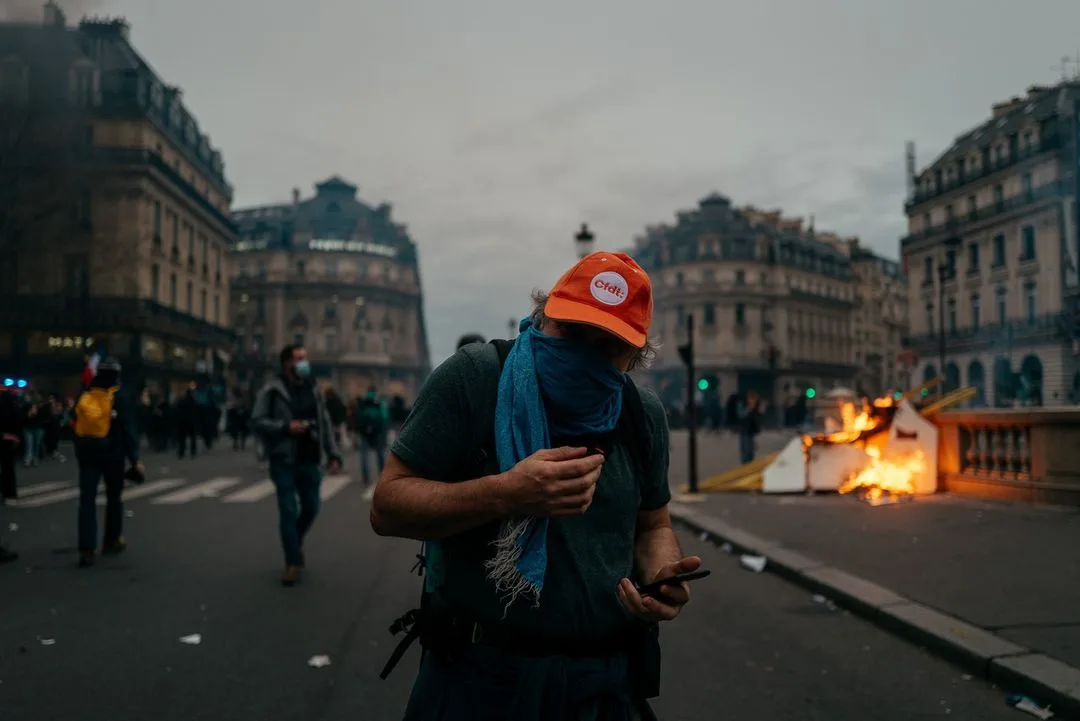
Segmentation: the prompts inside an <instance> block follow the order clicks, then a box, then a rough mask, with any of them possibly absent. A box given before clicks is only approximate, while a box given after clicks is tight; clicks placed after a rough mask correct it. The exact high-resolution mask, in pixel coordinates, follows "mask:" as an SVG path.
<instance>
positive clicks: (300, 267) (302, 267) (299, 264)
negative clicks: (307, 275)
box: [296, 260, 307, 275]
mask: <svg viewBox="0 0 1080 721" xmlns="http://www.w3.org/2000/svg"><path fill="white" fill-rule="evenodd" d="M306 270H307V263H305V262H304V261H302V260H298V261H296V274H297V275H303V274H304V272H305V271H306Z"/></svg>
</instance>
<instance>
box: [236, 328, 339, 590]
mask: <svg viewBox="0 0 1080 721" xmlns="http://www.w3.org/2000/svg"><path fill="white" fill-rule="evenodd" d="M280 361H281V376H280V377H279V378H276V379H273V380H271V381H270V382H268V383H267V384H266V385H265V386H263V388H262V390H260V391H259V395H258V397H257V398H256V399H255V407H254V409H253V410H252V413H251V423H252V427H253V429H254V431H255V433H256V434H257V435H258V436H259V438H260V439H261V441H262V443H263V447H264V448H265V449H266V454H267V456H269V458H270V479H271V480H272V481H273V482H274V488H275V489H276V490H277V501H278V524H279V528H280V533H281V546H282V548H283V550H284V551H285V571H284V573H283V574H282V576H281V583H282V585H284V586H294V585H296V583H297V582H299V580H300V575H301V571H302V570H303V568H304V565H305V563H304V552H303V547H304V537H305V536H306V535H307V533H308V531H310V530H311V526H312V524H313V523H314V522H315V517H316V516H317V515H318V513H319V503H320V497H319V487H320V485H321V484H322V470H321V464H322V461H323V459H324V458H326V459H327V461H328V465H327V471H328V472H329V473H338V472H340V471H341V464H342V458H341V452H340V451H339V450H338V446H337V443H335V441H334V433H333V429H332V427H331V423H330V416H329V414H328V413H327V412H326V405H325V404H324V403H323V397H322V394H321V393H319V392H318V390H317V389H316V388H315V385H314V383H312V380H311V364H310V363H309V362H308V359H307V351H306V350H305V349H304V347H303V346H302V345H288V346H285V348H284V349H283V350H282V351H281V356H280Z"/></svg>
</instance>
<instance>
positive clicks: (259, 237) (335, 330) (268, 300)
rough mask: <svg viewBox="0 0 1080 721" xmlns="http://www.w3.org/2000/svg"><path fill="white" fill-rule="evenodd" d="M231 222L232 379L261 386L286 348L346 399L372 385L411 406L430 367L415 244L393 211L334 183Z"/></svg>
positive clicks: (244, 211)
mask: <svg viewBox="0 0 1080 721" xmlns="http://www.w3.org/2000/svg"><path fill="white" fill-rule="evenodd" d="M233 217H234V219H235V220H236V223H237V225H238V227H239V233H240V239H239V241H238V242H237V243H236V245H235V246H234V247H233V250H232V269H233V278H232V287H233V294H232V310H231V312H232V317H233V321H234V327H235V331H236V334H237V354H236V356H237V357H236V370H237V374H238V375H237V378H238V381H239V382H240V383H241V384H242V385H243V386H246V387H248V388H252V387H255V386H257V385H259V384H260V383H261V379H262V378H263V376H264V375H265V374H266V373H268V372H276V371H277V359H278V352H279V351H280V350H281V348H282V347H283V346H285V345H286V344H288V343H303V344H304V345H305V346H306V347H307V350H308V354H309V356H310V358H311V362H312V367H313V370H314V374H315V376H316V377H317V378H318V379H319V380H320V382H321V383H322V384H324V385H325V384H331V385H333V386H334V387H335V388H336V389H337V390H338V392H340V393H341V394H343V395H344V396H345V397H346V398H349V399H351V398H355V397H356V396H358V395H360V394H362V393H363V392H364V391H365V390H366V389H367V388H368V386H369V385H374V386H375V387H376V388H377V389H378V391H379V393H380V394H381V395H383V396H384V397H387V398H393V397H400V398H402V399H404V401H405V402H406V403H411V402H412V400H413V399H415V397H416V394H417V392H418V391H419V389H420V385H421V384H422V383H423V381H424V379H425V378H426V377H427V374H428V373H429V371H430V368H431V361H430V356H429V352H428V344H427V332H426V328H425V324H424V305H423V292H422V286H421V283H420V268H419V265H418V262H417V249H416V244H415V243H414V242H413V241H412V240H411V239H410V237H409V234H408V233H407V231H406V228H405V226H404V225H401V224H399V223H397V222H396V221H395V220H394V219H393V218H392V216H391V208H390V206H389V205H386V204H383V205H378V206H376V207H372V206H370V205H368V204H366V203H364V202H362V201H361V200H360V199H359V198H358V197H357V187H356V186H355V185H352V184H350V183H348V182H346V181H344V180H342V179H341V178H339V177H333V178H330V179H328V180H326V181H324V182H321V183H319V184H317V185H316V186H315V195H314V196H313V197H310V198H304V199H302V198H301V197H300V191H299V190H294V191H293V198H292V202H287V203H280V204H274V205H265V206H260V207H254V208H244V209H240V210H237V211H236V212H235V213H234V215H233Z"/></svg>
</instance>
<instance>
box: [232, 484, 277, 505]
mask: <svg viewBox="0 0 1080 721" xmlns="http://www.w3.org/2000/svg"><path fill="white" fill-rule="evenodd" d="M273 493H274V482H273V481H259V482H258V483H256V484H255V485H253V486H248V487H247V488H245V489H244V490H242V491H237V492H236V493H231V494H229V495H228V496H225V498H223V499H222V500H223V501H224V502H225V503H254V502H255V501H261V500H262V499H264V498H266V497H267V496H271V495H273Z"/></svg>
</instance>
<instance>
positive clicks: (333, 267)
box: [326, 260, 338, 278]
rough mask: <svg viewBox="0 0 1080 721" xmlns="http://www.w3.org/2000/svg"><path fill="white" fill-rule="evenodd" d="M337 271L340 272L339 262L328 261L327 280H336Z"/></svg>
mask: <svg viewBox="0 0 1080 721" xmlns="http://www.w3.org/2000/svg"><path fill="white" fill-rule="evenodd" d="M337 271H338V266H337V261H336V260H328V261H326V277H327V278H336V277H337Z"/></svg>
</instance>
